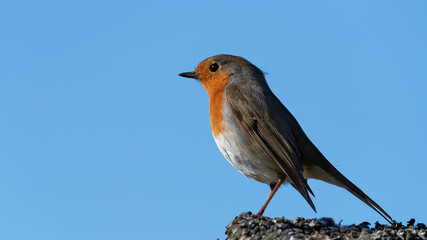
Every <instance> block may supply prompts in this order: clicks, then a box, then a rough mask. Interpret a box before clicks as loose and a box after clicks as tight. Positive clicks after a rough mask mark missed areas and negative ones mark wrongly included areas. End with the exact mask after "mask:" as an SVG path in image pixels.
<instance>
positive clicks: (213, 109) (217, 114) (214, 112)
mask: <svg viewBox="0 0 427 240" xmlns="http://www.w3.org/2000/svg"><path fill="white" fill-rule="evenodd" d="M223 94H224V90H221V91H220V92H218V93H217V94H216V95H215V96H213V97H209V115H210V119H211V130H212V133H213V135H214V137H217V136H218V135H219V134H221V133H222V131H224V124H223V120H224V113H223V111H222V107H223V104H224V103H223V102H224V101H223V98H222V97H223Z"/></svg>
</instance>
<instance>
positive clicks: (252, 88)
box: [179, 54, 393, 224]
mask: <svg viewBox="0 0 427 240" xmlns="http://www.w3.org/2000/svg"><path fill="white" fill-rule="evenodd" d="M179 76H181V77H185V78H193V79H196V80H197V81H199V82H200V83H201V84H202V85H203V87H204V88H205V90H206V92H207V94H208V97H209V115H210V125H211V130H212V134H213V137H214V139H215V142H216V144H217V146H218V148H219V150H220V151H221V153H222V154H223V155H224V157H225V158H226V159H227V160H228V162H230V164H231V165H232V166H233V167H234V168H236V169H237V170H238V171H239V172H241V173H242V174H243V175H245V176H246V177H249V178H252V179H254V180H256V181H259V182H261V183H266V184H268V185H269V187H270V193H269V195H268V197H267V199H266V200H265V202H264V204H263V205H262V207H261V209H260V210H259V212H258V213H257V215H259V216H262V215H263V214H264V211H265V209H266V208H267V206H268V204H269V203H270V201H271V199H272V198H273V196H274V194H275V193H276V192H277V190H278V189H279V188H280V187H281V186H282V185H283V184H284V183H289V184H291V185H292V186H293V187H294V188H295V189H296V190H297V191H298V192H299V193H300V194H301V195H302V197H303V198H304V199H305V200H306V201H307V203H308V204H309V205H310V206H311V208H312V209H313V210H314V211H315V212H317V211H316V207H315V205H314V203H313V201H312V199H311V197H310V194H311V195H312V196H313V197H314V193H313V191H312V190H311V188H310V186H309V185H308V182H307V179H317V180H322V181H324V182H327V183H329V184H333V185H335V186H338V187H341V188H344V189H346V190H348V191H349V192H350V193H352V194H353V195H354V196H356V197H357V198H359V199H360V200H361V201H362V202H364V203H365V204H367V205H368V206H369V207H371V208H372V209H373V210H375V211H376V212H377V213H378V214H380V215H381V216H382V217H383V218H384V219H385V220H387V221H388V222H389V223H390V224H391V223H392V221H393V219H392V217H391V216H390V215H389V214H388V213H387V212H386V211H384V209H382V208H381V207H380V206H379V205H378V204H377V203H376V202H374V201H373V200H372V199H371V198H370V197H368V195H366V194H365V193H364V192H363V191H362V190H360V189H359V188H358V187H357V186H356V185H354V184H353V183H352V182H351V181H350V180H348V179H347V178H346V177H345V176H344V175H343V174H342V173H340V172H339V171H338V170H337V169H336V168H335V167H334V166H333V165H332V164H331V163H330V162H329V161H328V160H327V159H326V157H325V156H324V155H323V154H322V153H321V152H320V151H319V150H318V149H317V147H316V146H315V145H314V144H313V143H312V142H311V140H310V139H309V138H308V137H307V135H306V134H305V133H304V131H303V129H302V128H301V126H300V125H299V123H298V122H297V120H296V119H295V117H294V116H293V115H292V114H291V113H290V111H289V110H288V109H287V108H286V107H285V106H284V105H283V104H282V102H281V101H280V100H279V99H278V98H277V97H276V96H275V95H274V93H273V92H272V90H271V89H270V87H269V86H268V84H267V81H266V79H265V76H264V72H263V71H261V70H260V69H259V68H258V67H256V66H255V65H253V64H252V63H250V62H249V61H248V60H246V59H245V58H243V57H239V56H233V55H228V54H220V55H215V56H212V57H209V58H207V59H205V60H203V61H201V62H200V63H199V64H198V66H197V67H196V69H195V71H193V72H183V73H180V74H179Z"/></svg>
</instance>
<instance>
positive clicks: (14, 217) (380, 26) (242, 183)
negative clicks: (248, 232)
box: [0, 0, 427, 240]
mask: <svg viewBox="0 0 427 240" xmlns="http://www.w3.org/2000/svg"><path fill="white" fill-rule="evenodd" d="M426 11H427V2H426V1H393V0H387V1H345V2H344V1H338V0H337V1H268V2H266V1H234V2H233V3H230V1H140V2H138V1H127V2H125V1H120V2H118V1H62V2H61V3H59V2H56V1H4V0H3V1H0V239H9V240H13V239H19V240H25V239H28V240H30V239H31V240H37V239H40V240H50V239H52V240H53V239H55V240H57V239H70V240H71V239H80V240H85V239H88V240H89V239H91V240H94V239H103V240H104V239H216V238H218V237H219V238H221V239H223V238H225V234H224V231H225V226H226V225H227V224H228V223H229V222H230V221H231V220H233V219H234V217H235V216H237V215H239V214H240V213H242V212H244V211H253V212H256V211H258V210H259V208H260V207H261V205H262V203H263V202H264V200H265V198H266V197H267V194H268V192H269V188H268V186H266V185H264V184H261V183H258V182H256V181H254V180H251V179H248V178H246V177H244V176H243V175H241V174H240V173H239V172H238V171H236V170H235V169H234V168H233V167H232V166H231V165H230V164H229V163H228V162H227V161H226V160H225V159H224V158H223V156H222V155H221V153H220V152H219V151H218V149H217V147H216V145H215V142H214V140H213V138H212V136H211V132H210V126H209V115H208V98H207V95H206V93H205V91H204V89H203V88H202V86H201V85H200V84H198V83H197V82H196V81H194V80H191V79H184V78H180V77H178V75H177V74H178V73H181V72H185V71H192V70H194V67H196V66H197V63H198V62H199V61H201V60H203V59H205V58H207V57H209V56H212V55H215V54H219V53H228V54H235V55H239V56H243V57H245V58H247V59H248V60H250V61H251V62H253V63H254V64H255V65H257V66H259V67H260V68H261V69H262V70H264V71H266V72H268V75H267V80H268V82H269V84H270V86H271V88H272V89H273V91H274V92H275V93H276V95H277V96H278V97H279V98H280V99H281V100H282V102H283V103H284V104H285V105H286V106H287V107H288V108H289V109H290V111H291V112H292V113H293V114H294V115H295V117H296V118H297V120H298V121H299V122H300V124H301V125H302V127H303V128H304V130H305V131H306V133H307V134H308V136H309V137H310V138H311V139H312V141H313V142H314V143H315V144H316V145H317V146H318V147H319V149H320V150H321V151H322V152H323V153H324V154H325V155H326V156H327V158H328V159H329V160H330V161H331V162H332V163H333V164H334V165H335V166H337V168H338V169H339V170H341V171H342V172H343V173H344V174H345V175H346V176H347V177H348V178H349V179H351V180H352V181H353V182H354V183H355V184H356V185H358V186H359V187H360V188H361V189H363V190H364V191H365V192H366V193H367V194H368V195H370V196H371V197H372V198H373V199H374V200H375V201H377V202H378V203H379V204H380V205H381V206H382V207H383V208H384V209H386V210H387V211H388V212H389V213H390V214H391V215H392V216H393V217H394V218H395V219H396V220H398V221H403V222H405V223H406V221H408V220H409V219H410V218H416V219H417V220H418V221H421V222H426V221H427V206H426V199H427V191H426V175H425V174H426V169H427V161H426V156H427V137H426V136H427V127H426V123H427V97H426V88H427V67H426V64H427V44H426V43H427V24H426V23H427V15H426ZM309 183H310V185H311V186H312V189H313V190H314V192H315V194H316V198H314V203H315V204H316V207H317V209H318V213H317V214H316V213H314V212H313V211H312V210H311V208H310V207H309V205H308V204H307V203H306V202H305V201H304V200H303V198H302V197H301V196H300V195H299V194H298V193H297V192H296V191H295V190H294V189H293V188H292V187H289V186H285V187H283V188H282V189H280V191H279V192H278V194H277V195H276V196H275V198H274V199H273V201H272V202H271V204H270V206H269V207H268V208H267V211H266V213H265V215H267V216H269V217H279V216H285V217H287V218H294V217H297V216H302V217H306V218H312V217H316V218H320V217H333V218H334V219H335V220H336V221H340V220H341V219H343V223H344V224H351V223H360V222H361V221H370V222H375V221H377V220H379V221H380V222H382V223H384V222H385V221H384V220H383V219H382V218H381V217H380V216H379V215H378V214H376V213H375V212H374V211H372V210H371V209H370V208H369V207H367V206H366V205H364V204H363V203H362V202H361V201H359V200H358V199H357V198H355V197H354V196H352V195H351V194H350V193H348V192H347V191H345V190H343V189H339V188H337V187H334V186H331V185H328V184H326V183H323V182H319V181H315V180H311V181H309Z"/></svg>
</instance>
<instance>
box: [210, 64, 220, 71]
mask: <svg viewBox="0 0 427 240" xmlns="http://www.w3.org/2000/svg"><path fill="white" fill-rule="evenodd" d="M218 68H219V65H218V63H212V64H211V65H210V66H209V70H210V71H211V72H216V71H217V70H218Z"/></svg>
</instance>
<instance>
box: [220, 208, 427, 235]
mask: <svg viewBox="0 0 427 240" xmlns="http://www.w3.org/2000/svg"><path fill="white" fill-rule="evenodd" d="M225 233H226V234H227V236H228V237H227V239H229V240H232V239H233V240H234V239H238V240H257V239H265V240H268V239H271V240H272V239H295V240H297V239H304V240H314V239H337V240H338V239H343V240H344V239H427V228H426V225H425V224H423V223H417V224H415V220H414V219H411V220H410V221H408V223H407V224H402V223H394V224H393V225H391V226H390V225H381V224H379V223H378V222H377V223H375V224H374V225H373V226H371V224H370V223H368V222H363V223H361V224H359V225H355V224H352V225H349V226H340V224H337V223H335V222H334V220H333V219H332V218H320V219H316V218H312V219H304V218H295V219H293V220H289V219H286V218H283V217H281V218H269V217H264V216H256V215H255V214H252V213H251V212H244V213H242V214H240V215H239V216H237V217H236V218H235V219H234V220H233V221H231V222H230V223H229V224H228V226H227V231H226V232H225Z"/></svg>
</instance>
